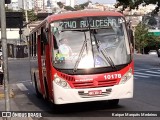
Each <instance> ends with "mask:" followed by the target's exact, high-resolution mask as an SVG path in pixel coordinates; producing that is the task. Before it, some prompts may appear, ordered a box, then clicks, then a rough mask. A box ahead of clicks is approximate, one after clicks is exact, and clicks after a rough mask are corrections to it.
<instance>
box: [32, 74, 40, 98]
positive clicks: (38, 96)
mask: <svg viewBox="0 0 160 120" xmlns="http://www.w3.org/2000/svg"><path fill="white" fill-rule="evenodd" d="M34 84H35V90H36V96H37V98H42V94H41V93H40V92H39V90H38V87H37V82H36V75H35V74H34Z"/></svg>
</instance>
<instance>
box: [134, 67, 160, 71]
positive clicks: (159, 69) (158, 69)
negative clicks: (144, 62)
mask: <svg viewBox="0 0 160 120" xmlns="http://www.w3.org/2000/svg"><path fill="white" fill-rule="evenodd" d="M141 70H157V71H160V68H148V69H147V68H146V69H141V68H140V69H134V71H141Z"/></svg>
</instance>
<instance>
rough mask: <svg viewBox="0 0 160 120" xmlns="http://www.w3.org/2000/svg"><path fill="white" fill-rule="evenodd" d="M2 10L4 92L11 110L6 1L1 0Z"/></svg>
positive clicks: (8, 118)
mask: <svg viewBox="0 0 160 120" xmlns="http://www.w3.org/2000/svg"><path fill="white" fill-rule="evenodd" d="M0 12H1V40H2V54H3V66H4V93H5V111H6V112H8V111H10V99H9V77H8V55H7V39H6V12H5V2H4V0H0ZM10 119H11V118H10V117H6V118H5V120H10Z"/></svg>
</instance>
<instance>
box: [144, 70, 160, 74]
mask: <svg viewBox="0 0 160 120" xmlns="http://www.w3.org/2000/svg"><path fill="white" fill-rule="evenodd" d="M146 72H148V73H154V74H159V75H160V72H155V71H146Z"/></svg>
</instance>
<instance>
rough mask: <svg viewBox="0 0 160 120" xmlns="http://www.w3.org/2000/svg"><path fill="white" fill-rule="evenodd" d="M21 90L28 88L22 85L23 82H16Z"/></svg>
mask: <svg viewBox="0 0 160 120" xmlns="http://www.w3.org/2000/svg"><path fill="white" fill-rule="evenodd" d="M16 85H17V86H18V88H19V89H20V90H21V91H27V90H28V89H27V88H26V87H25V86H24V84H23V83H18V84H16Z"/></svg>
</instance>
